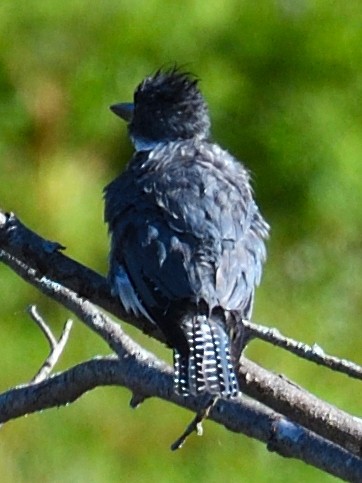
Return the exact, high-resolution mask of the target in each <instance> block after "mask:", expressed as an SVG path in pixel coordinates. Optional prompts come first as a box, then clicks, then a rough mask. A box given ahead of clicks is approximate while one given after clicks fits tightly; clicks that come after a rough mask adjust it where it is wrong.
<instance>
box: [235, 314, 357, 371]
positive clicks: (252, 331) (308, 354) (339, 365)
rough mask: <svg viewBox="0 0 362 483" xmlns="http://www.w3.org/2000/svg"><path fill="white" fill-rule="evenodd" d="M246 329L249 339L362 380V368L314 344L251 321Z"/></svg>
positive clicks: (246, 322)
mask: <svg viewBox="0 0 362 483" xmlns="http://www.w3.org/2000/svg"><path fill="white" fill-rule="evenodd" d="M243 322H244V327H245V329H246V330H247V332H248V334H247V336H246V338H247V339H251V338H258V339H262V340H264V341H265V342H269V343H270V344H273V345H274V346H277V347H281V348H282V349H285V350H287V351H289V352H292V353H293V354H295V355H297V356H299V357H302V358H303V359H307V360H308V361H312V362H315V363H316V364H319V365H321V366H325V367H328V368H329V369H332V370H333V371H338V372H342V373H343V374H347V375H348V376H350V377H354V378H356V379H362V367H361V366H359V365H358V364H355V363H354V362H351V361H348V360H346V359H339V358H338V357H334V356H330V355H328V354H326V353H325V352H324V350H323V349H322V348H321V347H320V346H319V345H318V344H313V346H310V345H308V344H304V343H303V342H298V341H296V340H294V339H291V338H290V337H285V336H284V335H282V334H281V333H280V332H279V330H278V329H272V328H270V327H265V326H264V325H260V324H254V323H253V322H251V321H250V320H244V321H243Z"/></svg>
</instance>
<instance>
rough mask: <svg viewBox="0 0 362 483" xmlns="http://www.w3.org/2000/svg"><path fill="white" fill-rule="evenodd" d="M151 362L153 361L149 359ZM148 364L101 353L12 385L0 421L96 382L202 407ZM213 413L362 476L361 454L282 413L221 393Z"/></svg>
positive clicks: (337, 471) (349, 476)
mask: <svg viewBox="0 0 362 483" xmlns="http://www.w3.org/2000/svg"><path fill="white" fill-rule="evenodd" d="M151 362H152V361H151ZM156 366H157V364H152V363H151V364H149V363H148V362H147V361H146V360H145V359H144V357H143V355H142V354H141V355H139V354H133V355H132V356H129V357H123V358H117V357H115V356H110V357H102V358H97V359H93V360H90V361H87V362H83V363H81V364H79V365H77V366H75V367H73V368H71V369H69V370H68V371H65V372H63V373H61V374H57V375H54V376H51V377H50V378H48V379H46V380H45V381H42V382H40V383H37V384H28V385H25V386H20V387H17V388H14V389H11V390H9V391H7V392H5V393H3V394H2V395H0V423H1V422H6V421H8V420H9V419H13V418H14V417H20V416H23V415H24V414H29V413H33V412H36V411H39V410H42V409H46V408H50V407H58V406H61V405H66V404H69V403H71V402H74V401H75V400H76V399H78V398H79V397H80V396H81V395H82V394H84V393H86V392H87V391H90V390H91V389H93V388H95V387H97V386H103V385H124V386H126V387H128V388H129V389H130V390H132V391H136V392H137V391H139V390H140V389H141V388H142V391H144V392H145V393H146V394H147V395H148V396H157V397H159V398H162V399H164V400H166V401H169V402H172V403H174V404H177V405H178V406H181V407H184V408H187V409H189V410H191V411H193V412H196V413H197V412H200V411H201V410H202V406H201V404H202V401H200V400H199V399H198V398H194V397H187V398H183V397H180V396H177V395H176V394H175V393H174V391H173V383H172V375H171V372H170V370H160V369H159V368H158V367H156ZM209 418H210V419H212V420H213V421H215V422H217V423H219V424H222V425H224V426H225V427H227V428H228V429H230V430H231V431H233V432H237V433H244V434H246V435H248V436H250V437H253V438H256V439H258V440H260V441H262V442H264V443H266V444H267V445H268V449H269V450H271V451H275V452H277V453H279V454H281V455H283V456H288V457H294V458H297V459H301V460H303V461H305V462H306V463H308V464H312V465H313V466H315V467H317V468H320V469H322V470H324V471H327V472H329V473H331V474H333V475H335V476H338V477H340V478H342V479H345V480H347V481H355V482H360V481H362V459H361V458H358V457H357V456H354V455H351V453H349V452H348V451H346V450H344V449H343V448H341V447H340V446H338V445H336V444H333V443H330V442H329V441H326V440H325V439H323V438H321V437H320V436H318V435H316V434H314V433H313V432H311V431H309V430H307V429H305V428H303V427H302V426H300V425H298V424H295V423H291V422H289V421H287V420H285V419H284V418H283V417H282V416H280V415H279V414H278V413H275V412H274V411H272V410H271V409H269V408H267V407H265V406H263V405H261V404H259V403H257V402H256V401H252V400H250V399H248V398H246V397H241V398H240V399H238V400H236V401H226V400H221V399H219V400H218V401H217V404H216V405H215V407H213V408H212V409H211V411H210V414H209Z"/></svg>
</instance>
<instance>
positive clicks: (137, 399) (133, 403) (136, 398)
mask: <svg viewBox="0 0 362 483" xmlns="http://www.w3.org/2000/svg"><path fill="white" fill-rule="evenodd" d="M147 398H148V396H146V395H145V394H141V393H140V392H133V393H132V397H131V400H130V402H129V405H130V407H131V408H132V409H137V408H138V406H140V405H141V404H142V403H143V402H144V401H145V399H147Z"/></svg>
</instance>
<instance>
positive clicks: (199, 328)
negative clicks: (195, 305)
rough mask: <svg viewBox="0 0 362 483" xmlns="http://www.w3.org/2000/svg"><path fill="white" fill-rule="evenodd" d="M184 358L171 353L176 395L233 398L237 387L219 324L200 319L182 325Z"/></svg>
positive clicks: (227, 338)
mask: <svg viewBox="0 0 362 483" xmlns="http://www.w3.org/2000/svg"><path fill="white" fill-rule="evenodd" d="M182 328H183V332H184V335H185V336H186V339H187V345H188V347H189V353H188V354H186V355H185V354H180V353H179V352H177V351H176V350H175V351H174V369H175V373H174V385H175V391H176V392H177V393H178V394H182V395H188V394H192V395H194V396H197V395H199V394H202V393H204V392H208V393H210V394H215V395H219V396H221V397H224V398H231V397H236V396H237V395H238V393H239V386H238V382H237V379H236V376H235V372H234V368H233V365H232V361H231V356H230V347H229V345H230V341H229V337H228V336H227V334H226V332H225V330H224V328H223V327H222V325H221V323H220V322H218V321H215V320H213V319H212V318H209V319H208V318H207V317H206V316H204V315H197V316H194V317H190V318H189V319H188V320H187V321H184V323H183V327H182Z"/></svg>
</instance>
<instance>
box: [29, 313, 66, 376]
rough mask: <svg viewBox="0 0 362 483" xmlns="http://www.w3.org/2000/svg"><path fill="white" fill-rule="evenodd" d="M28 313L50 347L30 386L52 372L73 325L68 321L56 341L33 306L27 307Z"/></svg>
mask: <svg viewBox="0 0 362 483" xmlns="http://www.w3.org/2000/svg"><path fill="white" fill-rule="evenodd" d="M28 313H29V314H30V316H31V318H32V319H33V320H34V322H36V324H37V325H38V326H39V327H40V329H41V331H42V332H43V334H44V335H45V337H46V339H47V341H48V342H49V345H50V353H49V356H48V357H47V358H46V360H45V361H44V363H43V365H42V366H41V368H40V369H39V371H38V372H37V374H36V375H35V376H34V377H33V379H32V380H31V383H32V384H35V383H37V382H41V381H43V380H44V379H46V378H47V377H48V376H49V374H50V373H51V371H52V370H53V368H54V366H55V365H56V363H57V362H58V360H59V357H60V355H61V354H62V352H63V350H64V347H65V346H66V344H67V342H68V338H69V334H70V331H71V328H72V325H73V321H72V320H70V319H68V320H67V321H66V323H65V325H64V328H63V331H62V334H61V336H60V338H59V340H57V339H56V338H55V336H54V334H53V332H52V331H51V329H50V327H49V326H48V324H47V323H46V322H45V320H44V319H43V317H42V316H41V315H40V314H39V312H38V310H37V308H36V306H35V305H30V306H29V307H28Z"/></svg>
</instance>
